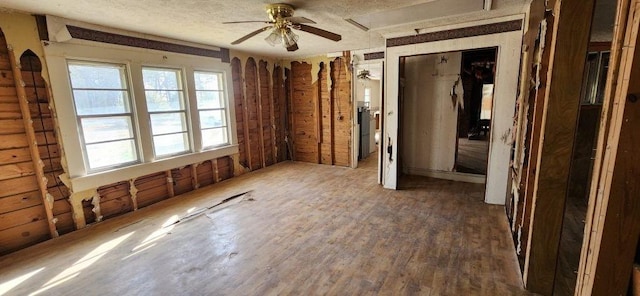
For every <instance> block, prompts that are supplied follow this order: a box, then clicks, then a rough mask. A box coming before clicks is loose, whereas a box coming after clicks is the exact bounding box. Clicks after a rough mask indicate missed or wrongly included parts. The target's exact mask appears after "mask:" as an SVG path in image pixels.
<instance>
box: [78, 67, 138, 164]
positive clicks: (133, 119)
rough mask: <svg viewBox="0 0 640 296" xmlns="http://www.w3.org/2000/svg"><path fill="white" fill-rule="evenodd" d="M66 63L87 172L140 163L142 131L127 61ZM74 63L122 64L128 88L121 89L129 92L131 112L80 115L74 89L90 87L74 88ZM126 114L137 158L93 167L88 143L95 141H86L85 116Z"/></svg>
mask: <svg viewBox="0 0 640 296" xmlns="http://www.w3.org/2000/svg"><path fill="white" fill-rule="evenodd" d="M66 64H67V76H68V77H69V88H70V90H71V96H72V103H73V112H74V114H75V119H76V122H77V126H78V135H79V137H80V143H81V145H82V147H83V148H84V149H82V157H83V160H84V163H85V166H86V169H87V172H89V173H96V172H102V171H108V170H113V169H117V168H121V167H127V166H131V165H134V164H137V163H140V162H141V160H142V158H141V151H140V145H139V142H140V132H139V130H138V129H137V126H136V122H137V120H138V119H137V112H136V108H135V104H134V102H135V100H134V98H133V90H132V82H131V75H130V74H129V73H130V71H129V68H128V65H127V64H125V63H117V62H104V61H91V60H78V59H67V60H66ZM72 64H76V65H82V64H85V65H111V66H122V67H123V70H124V72H123V73H122V74H121V75H122V77H121V78H122V80H123V82H125V83H126V86H127V88H126V89H121V90H120V91H126V93H127V99H128V102H127V103H128V104H129V113H115V114H102V115H79V114H78V109H77V104H76V98H75V95H74V91H75V90H78V89H81V90H89V89H88V88H74V87H73V83H72V81H71V71H70V69H69V66H71V65H72ZM96 90H107V89H96ZM113 90H115V89H113ZM126 114H129V115H128V117H129V118H130V119H131V132H132V134H133V137H132V138H131V139H132V140H133V143H134V149H135V151H134V152H135V156H136V159H135V160H134V161H128V162H122V163H119V164H115V165H109V166H102V167H96V168H91V165H90V162H89V153H88V152H87V148H86V147H87V146H88V145H92V144H95V143H89V144H87V142H86V137H85V131H84V128H83V126H82V119H83V118H106V117H118V116H125V115H126ZM109 142H115V141H109Z"/></svg>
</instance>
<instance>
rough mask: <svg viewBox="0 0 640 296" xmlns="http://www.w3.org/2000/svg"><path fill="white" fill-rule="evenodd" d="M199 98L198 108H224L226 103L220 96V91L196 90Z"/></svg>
mask: <svg viewBox="0 0 640 296" xmlns="http://www.w3.org/2000/svg"><path fill="white" fill-rule="evenodd" d="M196 98H197V99H198V109H217V108H224V104H223V102H222V100H221V98H220V91H202V90H199V91H196Z"/></svg>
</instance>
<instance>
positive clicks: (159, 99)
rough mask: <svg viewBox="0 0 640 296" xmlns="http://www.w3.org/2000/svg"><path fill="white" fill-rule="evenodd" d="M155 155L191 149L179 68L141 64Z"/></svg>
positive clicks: (166, 154)
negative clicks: (161, 67) (148, 66)
mask: <svg viewBox="0 0 640 296" xmlns="http://www.w3.org/2000/svg"><path fill="white" fill-rule="evenodd" d="M142 77H143V80H144V95H145V98H146V102H147V110H148V112H149V118H150V121H151V134H152V137H153V150H154V154H155V156H156V157H166V156H171V155H177V154H182V153H185V152H189V151H191V145H190V144H189V143H190V140H189V128H188V125H187V111H186V109H187V107H186V104H185V100H184V89H183V87H182V79H181V72H180V70H176V69H160V68H146V67H145V68H142Z"/></svg>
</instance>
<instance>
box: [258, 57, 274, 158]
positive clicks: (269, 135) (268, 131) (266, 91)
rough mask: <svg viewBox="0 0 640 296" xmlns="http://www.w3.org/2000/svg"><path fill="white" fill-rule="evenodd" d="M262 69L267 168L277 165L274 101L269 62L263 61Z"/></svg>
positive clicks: (262, 104) (262, 116) (261, 104)
mask: <svg viewBox="0 0 640 296" xmlns="http://www.w3.org/2000/svg"><path fill="white" fill-rule="evenodd" d="M259 65H260V67H259V69H258V73H259V78H260V112H261V116H260V118H261V121H262V139H263V144H262V148H263V151H264V164H265V166H270V165H272V164H274V163H275V160H274V157H273V150H274V147H273V144H274V140H273V129H272V128H271V127H272V126H273V124H272V121H271V111H272V110H271V109H272V108H271V105H272V103H273V101H272V100H271V74H270V73H269V70H267V62H266V61H263V60H261V61H260V64H259Z"/></svg>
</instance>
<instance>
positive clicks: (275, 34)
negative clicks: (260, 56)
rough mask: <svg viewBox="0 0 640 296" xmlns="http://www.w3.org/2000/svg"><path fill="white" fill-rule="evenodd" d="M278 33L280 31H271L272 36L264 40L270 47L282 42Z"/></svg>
mask: <svg viewBox="0 0 640 296" xmlns="http://www.w3.org/2000/svg"><path fill="white" fill-rule="evenodd" d="M278 32H279V30H278V29H273V31H271V34H269V36H267V38H264V40H265V41H267V43H269V45H271V46H276V44H278V43H280V42H281V41H280V40H281V37H280V34H278Z"/></svg>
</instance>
